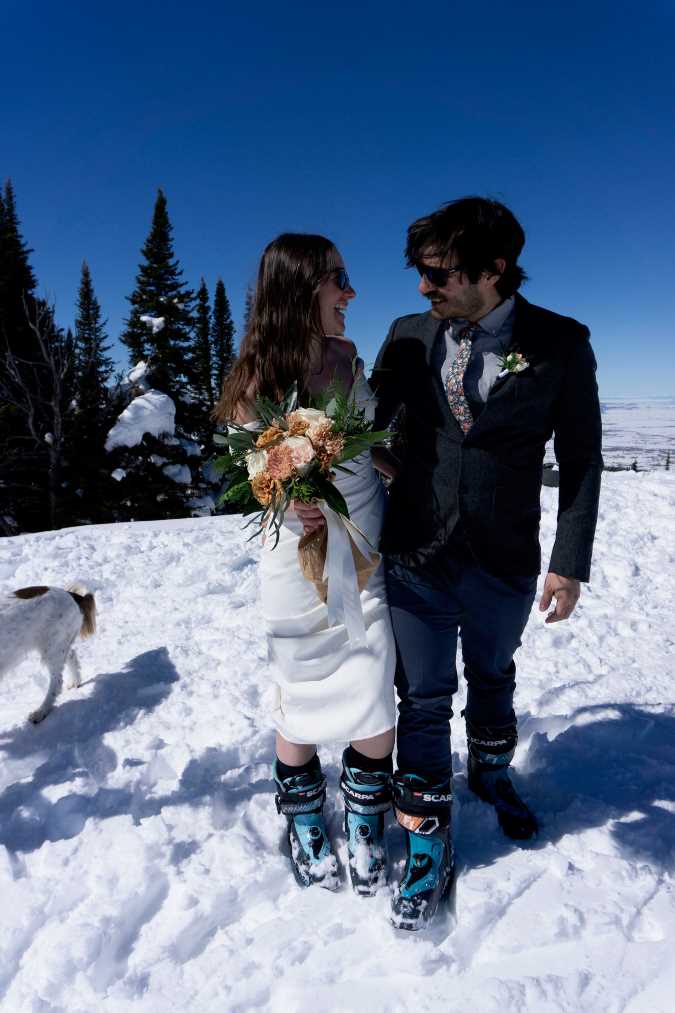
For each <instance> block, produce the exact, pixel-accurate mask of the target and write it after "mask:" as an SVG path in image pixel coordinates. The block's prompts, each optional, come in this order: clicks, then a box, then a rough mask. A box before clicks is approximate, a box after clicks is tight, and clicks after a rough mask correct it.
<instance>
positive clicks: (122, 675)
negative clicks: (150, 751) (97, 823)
mask: <svg viewBox="0 0 675 1013" xmlns="http://www.w3.org/2000/svg"><path fill="white" fill-rule="evenodd" d="M177 679H178V673H177V672H176V669H175V667H174V665H173V663H172V661H171V659H170V658H169V655H168V652H167V650H166V648H164V647H162V648H158V649H157V650H153V651H146V652H145V653H144V654H139V655H138V656H137V657H136V658H133V659H132V660H131V661H130V662H129V663H128V665H127V666H126V667H125V668H124V670H123V671H121V672H106V673H103V674H100V675H98V676H97V677H96V679H95V680H93V684H94V690H93V692H92V693H91V694H90V695H89V696H87V697H82V696H79V697H78V695H77V690H74V691H72V695H71V694H68V693H64V694H63V695H62V696H61V697H60V698H59V701H58V703H57V705H56V707H55V708H54V710H53V711H52V712H51V714H49V715H48V717H47V718H45V720H44V722H42V723H41V724H40V725H37V726H35V725H31V724H29V723H26V724H25V725H20V726H19V727H17V728H14V729H12V730H11V731H9V732H7V733H2V734H0V754H4V757H3V758H4V759H5V761H6V763H7V767H8V770H9V773H10V774H13V775H14V776H15V777H16V778H17V782H16V783H15V784H12V785H10V786H9V787H8V788H6V789H5V790H4V791H3V792H2V794H1V795H0V844H4V845H5V847H7V848H8V849H10V850H12V851H33V850H34V849H35V848H39V847H40V846H41V844H43V843H44V842H45V841H56V840H62V839H65V838H70V837H74V836H75V835H76V834H77V833H79V832H80V830H81V829H82V827H83V826H84V823H85V822H86V819H87V818H88V816H90V815H93V812H94V811H95V810H96V811H98V814H100V815H105V814H106V812H105V810H106V807H108V806H109V807H110V808H112V809H115V796H116V794H117V792H116V791H115V790H112V789H103V788H102V789H99V791H98V792H97V793H96V795H94V796H91V795H90V794H86V795H85V794H76V793H73V794H70V795H66V796H63V797H62V798H60V799H58V800H57V801H56V802H51V801H50V800H49V799H48V798H47V797H46V796H45V795H44V794H43V792H44V789H46V788H47V789H48V788H50V787H52V786H55V785H59V784H64V783H67V782H71V781H73V780H75V779H76V778H77V777H78V776H82V777H86V778H88V779H93V780H94V782H96V783H99V784H102V783H103V782H104V781H105V779H106V778H107V776H108V774H110V773H111V772H112V771H114V770H115V769H116V767H117V756H116V754H115V752H114V750H112V749H111V748H110V747H109V746H106V745H105V744H104V743H103V736H104V735H105V734H106V733H107V732H110V731H113V730H115V729H119V728H124V727H126V726H127V725H131V724H133V722H134V721H135V719H136V718H137V717H138V715H139V714H141V713H143V712H148V711H152V710H154V709H155V708H156V707H157V706H159V704H160V703H161V702H162V701H163V700H164V699H165V698H166V697H167V696H168V695H169V693H170V692H171V686H172V684H173V683H174V682H176V681H177ZM43 758H44V759H43ZM41 760H43V762H40V761H41ZM36 763H37V766H36ZM21 778H23V780H20V779H21ZM99 796H101V797H100V798H99ZM96 800H98V804H97V805H95V802H96ZM111 815H112V813H111Z"/></svg>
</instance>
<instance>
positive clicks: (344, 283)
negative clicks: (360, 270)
mask: <svg viewBox="0 0 675 1013" xmlns="http://www.w3.org/2000/svg"><path fill="white" fill-rule="evenodd" d="M333 277H334V279H335V284H336V285H337V287H338V288H339V289H340V291H341V292H344V290H345V289H346V288H351V284H350V281H349V275H348V274H347V272H346V271H345V269H344V267H338V268H337V269H336V270H335V271H334V272H333Z"/></svg>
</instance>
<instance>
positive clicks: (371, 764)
mask: <svg viewBox="0 0 675 1013" xmlns="http://www.w3.org/2000/svg"><path fill="white" fill-rule="evenodd" d="M342 759H343V761H344V763H345V766H347V767H355V768H356V769H357V770H365V771H367V772H368V773H369V774H377V773H380V771H381V772H383V773H385V774H392V773H393V772H394V764H393V762H392V759H391V753H390V754H389V756H383V757H382V758H381V759H379V760H373V759H372V757H370V756H364V755H363V753H360V752H359V751H358V749H354V746H347V748H346V749H345V751H344V753H343V754H342Z"/></svg>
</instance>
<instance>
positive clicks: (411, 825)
mask: <svg viewBox="0 0 675 1013" xmlns="http://www.w3.org/2000/svg"><path fill="white" fill-rule="evenodd" d="M393 788H394V812H395V814H396V819H397V821H398V822H399V823H400V825H401V826H402V827H403V829H404V830H405V831H406V844H407V860H406V867H405V871H404V874H403V878H402V879H401V882H400V883H399V885H398V889H397V890H396V893H395V894H394V900H393V903H392V917H391V921H392V924H393V925H394V926H395V927H396V928H398V929H408V930H410V931H415V930H417V929H423V928H425V927H426V926H427V925H428V924H429V922H430V921H431V919H432V918H433V916H434V914H435V913H436V909H437V908H438V905H439V903H440V902H441V900H442V899H443V897H444V896H445V895H446V894H447V892H448V890H449V888H450V885H451V883H452V877H453V873H454V860H453V850H452V841H451V839H450V813H451V805H452V787H451V781H450V779H448V780H447V781H444V782H442V783H440V784H432V783H431V782H430V781H428V780H426V779H425V778H423V777H419V776H418V775H416V774H397V775H396V776H395V777H394V782H393Z"/></svg>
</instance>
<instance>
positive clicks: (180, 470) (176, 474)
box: [162, 464, 192, 485]
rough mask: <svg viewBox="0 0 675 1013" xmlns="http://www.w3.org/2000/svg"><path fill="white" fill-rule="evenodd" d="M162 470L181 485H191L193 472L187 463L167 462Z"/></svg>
mask: <svg viewBox="0 0 675 1013" xmlns="http://www.w3.org/2000/svg"><path fill="white" fill-rule="evenodd" d="M162 471H163V472H164V474H165V475H166V476H167V478H170V479H172V480H173V481H174V482H178V483H179V484H180V485H189V484H190V482H191V481H192V474H191V473H190V469H189V468H188V466H187V464H165V465H164V467H163V468H162Z"/></svg>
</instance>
